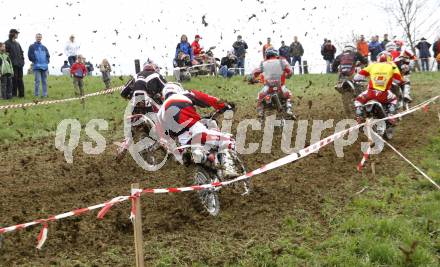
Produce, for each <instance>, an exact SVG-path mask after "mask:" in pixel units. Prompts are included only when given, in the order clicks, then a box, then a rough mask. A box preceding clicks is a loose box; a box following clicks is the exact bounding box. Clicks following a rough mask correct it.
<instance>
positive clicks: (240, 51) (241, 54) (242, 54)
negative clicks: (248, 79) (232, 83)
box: [232, 35, 248, 76]
mask: <svg viewBox="0 0 440 267" xmlns="http://www.w3.org/2000/svg"><path fill="white" fill-rule="evenodd" d="M232 47H233V48H234V55H235V56H236V57H237V68H238V70H239V72H240V75H242V76H243V75H244V62H245V58H246V50H247V49H248V45H247V43H246V42H245V41H244V40H243V38H242V37H241V35H239V36H237V41H235V42H234V43H233V44H232Z"/></svg>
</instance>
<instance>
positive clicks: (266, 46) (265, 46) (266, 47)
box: [263, 37, 273, 59]
mask: <svg viewBox="0 0 440 267" xmlns="http://www.w3.org/2000/svg"><path fill="white" fill-rule="evenodd" d="M271 47H273V46H272V44H271V43H270V37H267V43H266V44H265V45H263V59H266V50H267V49H269V48H271Z"/></svg>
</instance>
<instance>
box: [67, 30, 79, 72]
mask: <svg viewBox="0 0 440 267" xmlns="http://www.w3.org/2000/svg"><path fill="white" fill-rule="evenodd" d="M79 49H80V45H79V44H78V43H77V42H75V36H73V35H71V36H70V38H69V41H68V42H67V43H66V47H65V48H64V53H65V54H66V56H67V60H68V61H69V65H70V66H71V67H72V65H73V64H74V63H75V62H76V57H77V56H78V54H79Z"/></svg>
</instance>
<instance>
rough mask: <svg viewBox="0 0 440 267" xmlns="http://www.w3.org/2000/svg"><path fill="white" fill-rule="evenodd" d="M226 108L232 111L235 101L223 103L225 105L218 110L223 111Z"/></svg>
mask: <svg viewBox="0 0 440 267" xmlns="http://www.w3.org/2000/svg"><path fill="white" fill-rule="evenodd" d="M228 110H232V111H234V110H235V103H233V102H229V103H225V107H224V108H222V109H221V110H220V111H219V112H220V113H224V112H226V111H228Z"/></svg>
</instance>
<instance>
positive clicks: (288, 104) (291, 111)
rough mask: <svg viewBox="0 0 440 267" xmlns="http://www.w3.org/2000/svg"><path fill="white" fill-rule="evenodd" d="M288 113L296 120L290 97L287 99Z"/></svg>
mask: <svg viewBox="0 0 440 267" xmlns="http://www.w3.org/2000/svg"><path fill="white" fill-rule="evenodd" d="M286 114H287V115H288V116H289V117H290V118H291V119H293V120H296V116H295V114H293V110H292V103H291V101H290V99H288V100H287V101H286Z"/></svg>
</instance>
